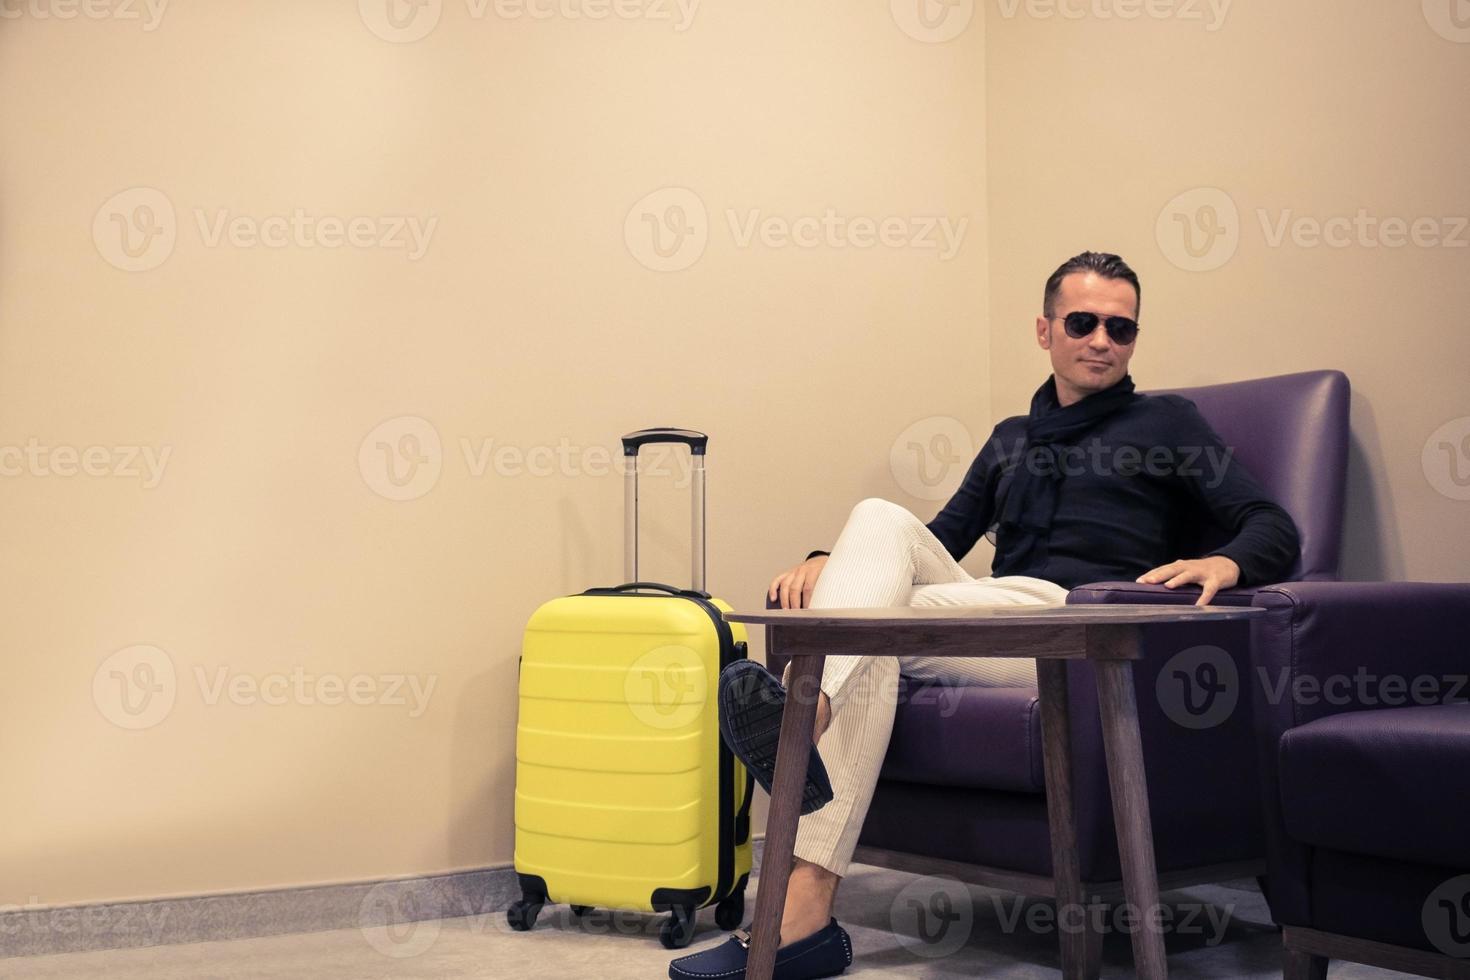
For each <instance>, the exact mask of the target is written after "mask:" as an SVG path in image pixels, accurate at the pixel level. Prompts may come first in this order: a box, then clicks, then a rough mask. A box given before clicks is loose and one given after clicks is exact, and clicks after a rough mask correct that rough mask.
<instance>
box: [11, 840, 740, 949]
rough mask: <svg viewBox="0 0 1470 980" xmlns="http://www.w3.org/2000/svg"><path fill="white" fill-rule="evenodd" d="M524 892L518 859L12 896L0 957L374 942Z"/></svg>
mask: <svg viewBox="0 0 1470 980" xmlns="http://www.w3.org/2000/svg"><path fill="white" fill-rule="evenodd" d="M763 845H764V840H762V839H761V838H760V837H757V838H755V840H754V842H753V852H754V853H753V860H754V861H755V862H756V866H757V867H758V866H759V862H760V856H761V851H762V848H763ZM520 896H521V890H520V887H519V885H518V884H517V882H516V875H515V869H513V868H510V867H494V868H479V869H474V870H469V871H456V872H452V873H449V874H441V875H427V876H424V877H418V878H391V879H383V880H378V881H363V882H352V883H350V884H342V885H311V886H306V887H301V888H279V889H271V890H267V891H253V892H237V893H233V894H225V895H201V896H193V897H188V896H186V897H183V898H166V899H157V900H152V901H143V902H112V903H101V904H93V905H67V906H28V907H21V908H16V907H14V906H11V907H9V908H5V909H4V910H3V911H0V958H3V957H10V956H44V955H47V954H51V953H82V952H89V951H94V950H105V949H136V948H138V947H143V946H165V945H171V944H174V943H200V942H211V941H217V940H224V939H255V938H258V937H261V936H279V935H283V934H287V933H297V932H324V931H327V930H332V929H362V930H364V932H365V934H368V941H369V942H373V943H374V944H377V943H380V942H381V943H385V944H388V945H393V944H395V943H397V942H398V940H397V939H395V938H394V935H393V934H394V927H399V926H403V925H406V924H408V923H411V922H419V921H423V920H427V919H453V918H461V917H466V916H488V915H490V914H491V913H495V914H496V919H497V920H499V919H500V918H503V917H502V916H500V915H499V913H501V912H503V911H505V909H506V907H507V906H509V905H510V903H511V902H513V901H515V900H516V899H518V898H520ZM752 898H753V896H752Z"/></svg>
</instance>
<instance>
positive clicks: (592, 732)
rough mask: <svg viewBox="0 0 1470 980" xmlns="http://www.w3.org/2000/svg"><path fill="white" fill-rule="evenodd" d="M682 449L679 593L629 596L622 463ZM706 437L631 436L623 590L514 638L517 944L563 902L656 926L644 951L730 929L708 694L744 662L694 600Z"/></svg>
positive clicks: (739, 803) (741, 857) (534, 624)
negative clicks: (652, 448)
mask: <svg viewBox="0 0 1470 980" xmlns="http://www.w3.org/2000/svg"><path fill="white" fill-rule="evenodd" d="M666 442H673V443H682V444H685V445H688V446H689V447H690V451H691V460H692V462H693V483H694V488H693V489H694V508H693V510H694V537H693V541H694V575H693V578H694V583H693V586H694V587H693V588H691V589H677V588H674V587H672V586H667V585H660V584H657V583H648V582H639V581H638V580H637V579H638V575H637V568H638V548H637V543H638V516H637V515H638V491H637V479H638V477H637V463H638V450H639V449H640V448H641V447H642V446H645V445H649V444H653V443H666ZM707 445H708V437H706V436H705V435H703V434H702V433H698V432H692V431H690V430H685V429H644V430H641V431H639V432H634V433H631V434H629V435H627V436H624V437H623V454H624V459H625V464H626V477H625V480H626V485H627V500H628V502H627V508H626V509H627V515H628V516H627V518H626V521H625V536H626V548H627V553H626V558H625V571H626V574H627V576H628V583H627V584H625V585H620V586H615V587H613V588H606V589H589V590H588V591H587V592H584V593H582V594H580V595H574V596H566V597H563V598H560V599H553V600H551V601H550V602H547V603H545V604H544V605H542V606H541V607H540V608H539V609H537V610H536V612H535V613H534V614H533V615H532V616H531V619H530V622H529V623H528V624H527V626H526V634H525V641H524V645H523V647H522V650H521V667H520V717H519V721H518V723H517V725H516V793H515V824H516V843H515V869H516V873H517V875H518V877H519V880H520V886H521V893H522V897H521V900H520V901H518V902H516V903H514V904H513V905H512V906H511V907H510V910H509V912H508V916H509V920H510V924H511V926H512V927H513V928H515V929H518V930H525V929H530V928H531V927H532V926H533V925H534V924H535V921H536V916H537V914H538V913H539V912H540V911H541V908H542V906H544V905H545V904H547V903H548V902H560V903H566V904H569V905H571V906H572V909H573V911H574V912H576V913H577V914H585V913H586V912H587V911H588V910H589V909H591V908H594V907H600V908H611V909H628V910H637V911H643V912H668V913H669V917H668V919H667V920H665V922H664V923H663V926H662V929H661V931H660V938H661V939H662V940H663V943H664V945H665V946H667V947H669V948H671V949H674V948H680V947H683V946H686V945H688V943H689V941H690V939H691V938H692V937H693V933H694V919H695V911H696V910H697V909H699V908H702V907H704V906H707V905H714V906H715V921H716V923H718V925H719V926H720V927H721V928H723V929H735V928H737V927H738V926H739V925H740V923H741V921H742V920H743V918H744V915H745V886H746V882H747V880H748V879H749V876H750V864H751V846H750V801H751V796H752V790H753V788H754V786H753V782H752V780H751V779H750V775H749V773H747V772H746V770H745V767H744V766H743V765H741V764H740V763H739V762H738V761H736V760H735V759H734V757H733V755H732V754H731V752H730V750H729V748H727V747H726V746H725V744H724V742H723V740H722V739H721V738H720V732H719V725H718V714H717V707H716V705H717V701H716V697H715V691H716V684H717V682H718V679H719V675H720V671H721V670H722V669H723V668H724V667H725V665H726V664H728V663H729V662H730V661H732V660H734V659H736V658H739V657H744V656H745V654H746V632H745V628H744V627H743V626H741V625H740V624H738V623H726V622H725V621H724V618H723V616H722V615H721V612H722V611H728V610H729V609H730V607H729V606H728V605H726V604H725V603H724V602H722V601H720V600H719V599H713V598H711V597H710V596H709V595H708V593H706V592H704V591H703V589H704V457H705V449H706V447H707Z"/></svg>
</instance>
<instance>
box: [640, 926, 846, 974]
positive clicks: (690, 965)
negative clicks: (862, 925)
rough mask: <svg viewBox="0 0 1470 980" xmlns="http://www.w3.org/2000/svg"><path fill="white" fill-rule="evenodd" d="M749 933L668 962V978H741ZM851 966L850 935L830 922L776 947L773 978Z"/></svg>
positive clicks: (741, 931) (830, 971)
mask: <svg viewBox="0 0 1470 980" xmlns="http://www.w3.org/2000/svg"><path fill="white" fill-rule="evenodd" d="M749 953H750V933H748V932H746V931H745V930H744V929H738V930H736V932H735V934H734V935H732V936H731V937H730V938H729V939H727V940H725V941H724V942H723V943H721V944H720V945H718V946H716V947H714V948H713V949H707V950H705V951H704V952H703V953H695V954H694V955H692V956H681V957H679V958H678V959H677V960H675V961H674V962H672V963H670V964H669V977H670V980H744V977H745V959H746V957H747V956H748V955H749ZM851 965H852V937H850V936H849V935H848V934H847V930H846V929H844V928H842V927H841V926H839V925H838V924H837V920H836V919H833V920H832V921H831V922H829V923H827V925H826V926H825V927H824V928H822V929H821V930H819V931H818V932H815V933H813V934H812V935H810V936H808V937H806V938H805V939H803V940H800V941H799V942H794V943H790V944H788V945H786V946H782V947H781V948H780V949H778V950H776V970H775V972H774V973H772V975H771V976H772V980H817V978H819V977H835V976H837V974H839V973H841V972H842V971H843V970H846V969H847V968H848V967H849V966H851Z"/></svg>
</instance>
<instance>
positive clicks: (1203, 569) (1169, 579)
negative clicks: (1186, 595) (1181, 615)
mask: <svg viewBox="0 0 1470 980" xmlns="http://www.w3.org/2000/svg"><path fill="white" fill-rule="evenodd" d="M1135 581H1138V582H1146V583H1148V584H1150V585H1154V584H1157V583H1159V582H1163V583H1164V587H1165V588H1169V589H1176V588H1178V587H1179V586H1181V585H1188V584H1189V583H1191V582H1198V583H1199V584H1200V586H1201V587H1202V588H1203V589H1204V591H1203V592H1201V593H1200V597H1199V600H1198V601H1196V602H1195V605H1196V606H1208V605H1209V604H1210V600H1211V599H1213V598H1215V593H1216V592H1219V591H1220V590H1221V589H1228V588H1230V587H1231V586H1233V585H1234V584H1235V583H1236V582H1239V581H1240V566H1239V565H1237V564H1235V562H1233V561H1231V560H1230V559H1229V558H1226V557H1225V556H1224V555H1211V556H1210V557H1208V558H1184V559H1180V560H1179V561H1171V562H1169V564H1167V565H1160V566H1159V567H1158V568H1155V569H1152V570H1151V571H1147V572H1144V573H1143V574H1142V575H1140V576H1138V578H1137V579H1135Z"/></svg>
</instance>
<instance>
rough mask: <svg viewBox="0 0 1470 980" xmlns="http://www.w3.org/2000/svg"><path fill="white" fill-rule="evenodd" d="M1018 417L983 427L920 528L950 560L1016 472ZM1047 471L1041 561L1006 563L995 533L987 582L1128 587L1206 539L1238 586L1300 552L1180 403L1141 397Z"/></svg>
mask: <svg viewBox="0 0 1470 980" xmlns="http://www.w3.org/2000/svg"><path fill="white" fill-rule="evenodd" d="M1025 438H1026V416H1024V415H1017V416H1013V417H1011V418H1008V419H1006V420H1005V421H1003V422H1001V423H1000V424H999V425H997V426H996V427H995V430H994V431H993V432H992V433H991V436H990V440H989V441H988V442H986V444H985V446H984V448H982V449H981V450H980V455H978V456H977V457H976V458H975V462H974V463H973V464H971V466H970V470H969V472H968V473H966V474H965V479H964V482H963V483H962V484H961V485H960V488H959V490H958V491H956V493H955V495H954V496H953V497H952V498H950V501H949V503H947V504H945V506H944V509H943V510H941V511H940V512H939V514H938V516H936V517H935V518H934V520H932V521H930V522H929V530H931V531H933V532H934V536H935V537H937V538H938V539H939V540H940V541H941V542H943V544H944V547H945V548H946V549H947V550H948V551H949V553H950V554H951V555H953V556H954V557H955V560H956V561H958V560H959V559H961V558H963V557H964V556H965V555H967V554H969V552H970V549H971V548H973V547H974V546H975V542H976V541H978V540H980V536H981V535H982V534H984V533H985V532H986V531H987V530H988V529H990V527H991V525H992V524H993V523H994V521H995V515H996V513H997V510H998V508H997V507H996V499H997V493H998V492H1004V491H1005V489H1007V488H1008V487H1009V482H1010V481H1009V480H1007V479H1006V474H1007V473H1009V472H1010V470H1012V469H1014V467H1015V466H1017V465H1025V464H1024V462H1023V460H1024V456H1025V454H1024V446H1025ZM1058 465H1059V466H1060V467H1061V468H1062V470H1063V472H1064V473H1065V474H1066V475H1065V477H1064V478H1063V479H1062V482H1061V487H1060V490H1059V492H1058V495H1057V496H1058V499H1057V509H1056V512H1055V514H1054V515H1053V517H1052V524H1051V533H1050V536H1049V537H1048V539H1047V548H1046V549H1045V551H1046V554H1045V555H1043V556H1039V559H1038V560H1036V561H1034V562H1033V563H1032V566H1031V567H1013V566H1015V565H1016V563H1015V562H1014V560H1013V559H1012V557H1011V556H1010V555H1009V554H1008V553H1007V541H1006V538H1005V535H999V536H998V537H997V539H996V542H995V561H994V563H993V565H992V570H993V574H995V575H1030V576H1032V577H1035V578H1040V579H1045V580H1047V581H1048V582H1055V583H1056V584H1057V585H1060V586H1062V587H1063V588H1068V589H1071V588H1076V587H1077V586H1079V585H1085V584H1087V583H1088V582H1101V581H1116V580H1126V581H1131V580H1133V579H1136V578H1137V577H1138V576H1140V575H1142V574H1143V573H1144V572H1146V571H1148V570H1149V569H1151V568H1157V567H1158V566H1159V565H1164V564H1167V563H1169V562H1171V561H1174V560H1175V559H1178V558H1198V557H1204V556H1202V555H1199V554H1187V553H1184V551H1183V549H1185V548H1188V547H1190V546H1191V545H1196V546H1197V545H1198V544H1199V543H1200V542H1212V541H1213V542H1215V543H1218V547H1213V548H1211V549H1210V550H1209V551H1207V552H1206V553H1205V555H1224V556H1225V557H1227V558H1229V559H1231V560H1232V561H1234V562H1235V563H1236V564H1237V565H1239V566H1240V582H1239V583H1238V584H1239V585H1242V586H1248V585H1263V584H1266V583H1269V582H1274V581H1280V579H1281V578H1282V577H1283V576H1285V575H1286V574H1287V572H1288V571H1289V570H1290V569H1291V566H1292V564H1293V562H1295V561H1296V557H1297V554H1298V551H1299V550H1300V540H1299V538H1298V536H1297V530H1296V524H1295V523H1293V522H1292V519H1291V517H1290V516H1288V515H1287V513H1286V511H1284V510H1282V509H1281V507H1279V506H1278V505H1277V504H1276V503H1275V502H1274V501H1272V500H1271V499H1270V498H1269V497H1268V496H1266V492H1265V491H1264V490H1262V489H1261V486H1260V484H1258V483H1257V482H1256V481H1255V478H1254V477H1252V476H1251V475H1250V474H1249V473H1247V472H1246V470H1245V467H1244V466H1242V465H1241V464H1240V463H1239V462H1238V461H1237V460H1236V459H1235V456H1234V451H1233V450H1227V448H1226V446H1225V444H1224V442H1223V441H1222V440H1221V439H1220V437H1219V436H1218V435H1217V434H1216V433H1215V430H1213V429H1211V428H1210V425H1209V423H1208V422H1206V421H1205V420H1204V417H1203V416H1202V415H1200V413H1199V409H1197V408H1195V406H1194V403H1193V402H1191V401H1190V400H1189V399H1187V398H1184V397H1181V396H1179V395H1144V396H1142V397H1140V398H1139V399H1138V400H1137V401H1136V402H1135V403H1134V404H1133V405H1132V406H1130V407H1129V408H1126V409H1123V410H1122V411H1120V412H1117V413H1116V414H1114V415H1111V416H1108V417H1107V418H1105V419H1103V420H1102V421H1101V422H1099V423H1098V425H1097V426H1096V427H1095V428H1093V429H1092V430H1091V431H1089V432H1088V433H1087V435H1086V436H1084V437H1083V438H1082V439H1081V440H1079V441H1078V442H1077V443H1076V444H1075V445H1074V446H1073V447H1071V448H1070V449H1069V450H1068V451H1067V454H1066V455H1064V456H1063V457H1062V458H1061V460H1059V462H1058Z"/></svg>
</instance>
